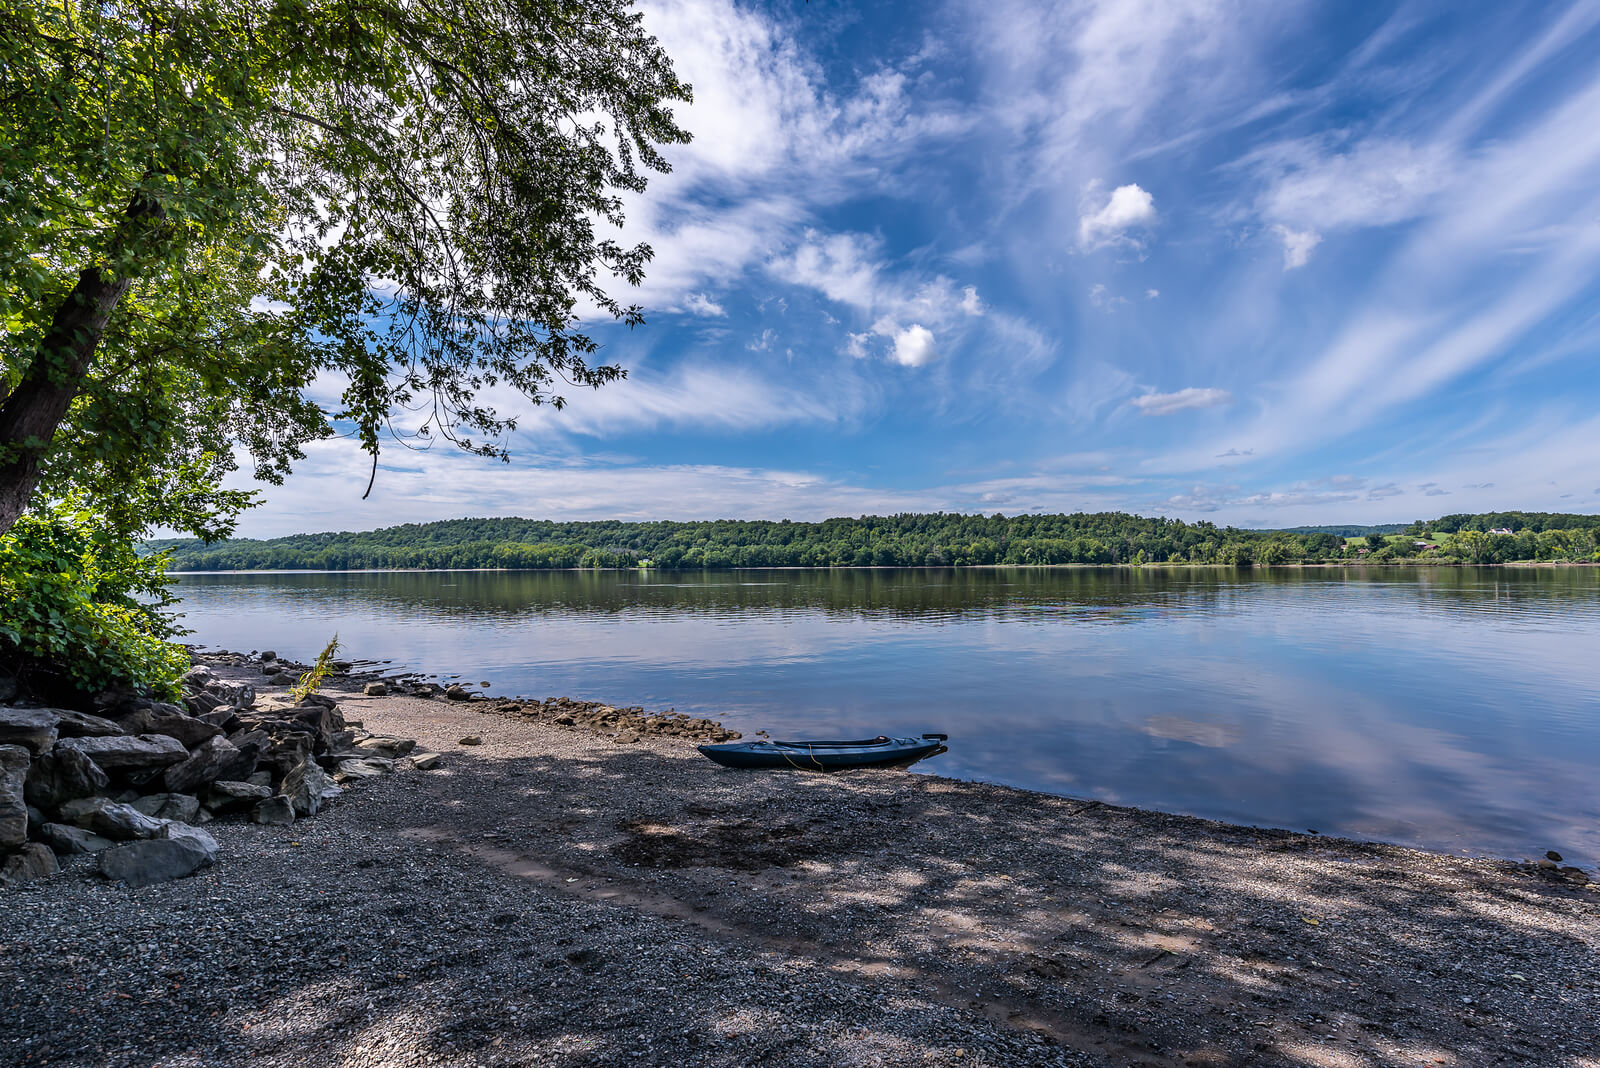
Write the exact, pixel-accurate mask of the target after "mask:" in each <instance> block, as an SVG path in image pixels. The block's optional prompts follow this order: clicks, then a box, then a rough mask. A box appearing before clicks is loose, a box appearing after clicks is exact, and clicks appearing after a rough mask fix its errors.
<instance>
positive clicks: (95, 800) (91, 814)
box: [61, 797, 167, 842]
mask: <svg viewBox="0 0 1600 1068" xmlns="http://www.w3.org/2000/svg"><path fill="white" fill-rule="evenodd" d="M61 819H62V821H63V822H66V823H70V824H72V825H74V826H76V827H82V828H83V829H84V830H87V831H94V832H95V833H96V834H103V835H105V836H106V837H107V838H114V839H116V840H117V841H119V842H126V841H129V840H130V839H135V838H154V837H155V836H156V835H157V834H159V833H161V828H163V827H165V826H166V825H167V821H166V820H158V819H156V818H154V817H152V816H146V815H145V814H144V813H143V812H140V811H139V810H138V809H136V808H134V807H133V806H132V805H125V804H123V803H121V802H120V801H112V800H111V799H110V798H106V797H82V798H79V799H78V800H76V801H68V802H67V803H66V804H64V805H62V806H61Z"/></svg>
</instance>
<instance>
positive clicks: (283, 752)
mask: <svg viewBox="0 0 1600 1068" xmlns="http://www.w3.org/2000/svg"><path fill="white" fill-rule="evenodd" d="M314 744H315V740H314V739H313V738H312V736H311V735H309V734H307V733H305V732H304V731H296V732H293V733H290V734H282V735H279V736H278V737H276V738H274V739H272V744H271V745H269V746H268V747H267V751H266V752H265V753H263V754H262V755H261V764H262V765H263V766H265V767H267V768H269V769H270V770H271V771H272V772H273V777H274V778H282V777H283V776H285V775H287V774H289V772H291V771H293V770H294V769H295V768H297V767H299V766H300V765H301V764H304V763H305V762H306V761H307V760H309V759H311V750H312V748H313V746H314Z"/></svg>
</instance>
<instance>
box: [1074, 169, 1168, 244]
mask: <svg viewBox="0 0 1600 1068" xmlns="http://www.w3.org/2000/svg"><path fill="white" fill-rule="evenodd" d="M1099 194H1100V183H1098V182H1092V183H1090V185H1089V188H1088V189H1087V190H1086V191H1085V194H1084V199H1085V200H1086V201H1088V202H1089V203H1091V204H1092V203H1093V202H1095V201H1097V200H1098V199H1099ZM1155 218H1156V200H1155V197H1153V196H1151V195H1150V194H1149V193H1147V192H1145V191H1144V190H1143V189H1141V188H1139V186H1137V185H1133V184H1129V185H1119V186H1117V188H1115V189H1113V190H1112V191H1111V195H1110V196H1109V197H1107V198H1106V200H1105V202H1104V203H1103V204H1101V205H1100V206H1099V207H1098V208H1094V209H1089V210H1086V212H1085V214H1083V215H1081V216H1079V218H1078V245H1079V246H1080V247H1081V248H1085V249H1097V248H1104V247H1105V246H1107V245H1116V244H1131V243H1134V242H1133V240H1132V239H1131V238H1129V237H1128V236H1127V234H1128V231H1129V230H1132V229H1134V228H1135V227H1144V226H1149V225H1150V224H1151V223H1153V222H1154V221H1155Z"/></svg>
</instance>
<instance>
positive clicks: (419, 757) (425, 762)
mask: <svg viewBox="0 0 1600 1068" xmlns="http://www.w3.org/2000/svg"><path fill="white" fill-rule="evenodd" d="M410 760H411V766H412V767H414V768H416V769H417V770H418V771H431V770H432V769H433V768H436V767H438V766H439V754H438V753H412V754H411V757H410Z"/></svg>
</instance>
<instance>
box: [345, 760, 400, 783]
mask: <svg viewBox="0 0 1600 1068" xmlns="http://www.w3.org/2000/svg"><path fill="white" fill-rule="evenodd" d="M393 770H394V761H392V760H389V759H387V758H385V757H361V758H357V759H351V760H341V761H339V764H338V767H336V768H335V769H334V772H333V781H334V782H339V783H343V782H350V781H352V780H356V779H375V778H377V777H378V776H380V775H387V774H389V773H390V772H391V771H393Z"/></svg>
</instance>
